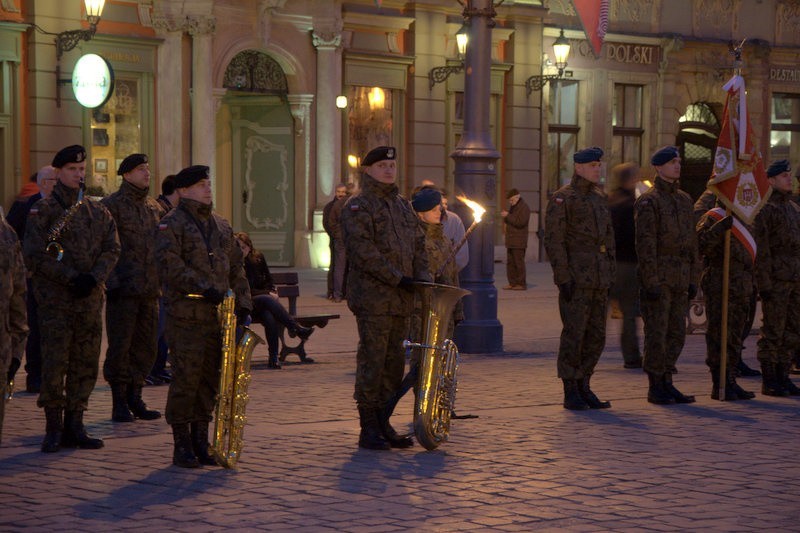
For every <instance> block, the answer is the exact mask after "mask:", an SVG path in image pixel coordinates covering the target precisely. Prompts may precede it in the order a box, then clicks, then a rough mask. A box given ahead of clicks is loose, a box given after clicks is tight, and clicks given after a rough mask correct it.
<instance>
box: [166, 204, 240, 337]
mask: <svg viewBox="0 0 800 533" xmlns="http://www.w3.org/2000/svg"><path fill="white" fill-rule="evenodd" d="M206 243H207V244H206ZM156 260H157V261H158V267H159V275H160V279H161V281H162V283H163V284H164V287H165V291H166V294H165V297H166V300H167V312H168V313H169V314H170V315H172V316H174V317H176V318H180V319H183V320H187V321H190V322H191V321H196V322H208V321H213V320H216V306H214V305H209V303H208V302H207V301H205V300H202V299H201V300H195V299H190V298H187V295H189V294H202V293H203V291H205V290H206V289H209V288H214V289H216V290H218V291H219V292H220V293H222V294H225V293H226V292H227V291H228V289H229V288H230V289H232V290H233V292H234V294H235V295H236V306H237V308H241V309H252V308H253V306H252V304H251V301H250V288H249V286H248V283H247V277H246V276H245V274H244V268H243V266H242V265H243V260H244V257H243V254H242V249H241V248H239V246H238V245H237V244H236V241H235V239H234V237H233V230H232V229H231V226H230V224H229V223H228V221H227V220H225V219H224V218H222V217H221V216H219V215H217V214H216V213H213V212H212V211H211V206H208V205H204V204H201V203H200V202H196V201H194V200H188V199H186V198H182V199H181V201H180V202H179V203H178V206H177V207H176V208H175V209H173V210H172V211H170V212H169V213H167V215H165V216H164V218H162V219H161V222H160V224H159V225H158V235H157V237H156Z"/></svg>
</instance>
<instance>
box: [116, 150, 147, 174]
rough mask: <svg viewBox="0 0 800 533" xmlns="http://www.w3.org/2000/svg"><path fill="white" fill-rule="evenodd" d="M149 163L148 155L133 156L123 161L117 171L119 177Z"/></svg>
mask: <svg viewBox="0 0 800 533" xmlns="http://www.w3.org/2000/svg"><path fill="white" fill-rule="evenodd" d="M145 163H147V155H145V154H131V155H129V156H128V157H126V158H125V159H123V160H122V163H120V164H119V169H117V175H119V176H122V175H123V174H125V173H126V172H130V171H131V170H133V169H134V168H136V167H138V166H139V165H144V164H145Z"/></svg>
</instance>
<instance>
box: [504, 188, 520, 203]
mask: <svg viewBox="0 0 800 533" xmlns="http://www.w3.org/2000/svg"><path fill="white" fill-rule="evenodd" d="M518 194H519V191H518V190H517V189H508V192H507V193H506V200H508V199H509V198H511V197H512V196H516V195H518Z"/></svg>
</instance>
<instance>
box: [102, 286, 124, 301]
mask: <svg viewBox="0 0 800 533" xmlns="http://www.w3.org/2000/svg"><path fill="white" fill-rule="evenodd" d="M120 296H122V287H116V288H114V289H108V290H107V291H106V300H108V301H109V302H114V301H116V300H119V298H120Z"/></svg>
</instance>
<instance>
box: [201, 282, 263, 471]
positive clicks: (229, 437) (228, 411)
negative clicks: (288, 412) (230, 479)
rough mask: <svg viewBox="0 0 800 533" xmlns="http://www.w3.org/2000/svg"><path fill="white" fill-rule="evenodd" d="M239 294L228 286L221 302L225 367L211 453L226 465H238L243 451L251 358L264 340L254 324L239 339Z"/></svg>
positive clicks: (226, 466)
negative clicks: (236, 307) (236, 308)
mask: <svg viewBox="0 0 800 533" xmlns="http://www.w3.org/2000/svg"><path fill="white" fill-rule="evenodd" d="M235 303H236V298H235V297H234V295H233V291H231V290H230V289H228V293H227V294H226V295H225V299H224V300H223V301H222V303H221V304H220V305H219V308H218V313H219V318H220V328H221V330H222V369H221V372H220V378H219V395H218V398H217V406H216V409H215V411H214V442H213V443H212V444H211V454H212V455H213V456H214V458H215V459H216V460H217V462H218V463H219V464H220V465H222V466H223V467H225V468H234V467H235V466H236V462H237V461H238V460H239V457H240V456H241V454H242V447H243V445H244V426H245V423H246V422H247V417H246V416H245V410H246V408H247V402H248V400H249V399H250V398H249V396H248V395H247V387H248V386H249V385H250V360H251V358H252V355H253V350H254V349H255V347H256V346H257V345H258V344H264V340H263V339H262V338H261V337H259V336H258V335H256V333H255V332H254V331H253V330H251V329H250V328H248V327H246V326H243V327H242V330H243V332H242V336H241V338H240V339H239V342H238V343H237V342H236V314H235V312H234V309H235Z"/></svg>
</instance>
